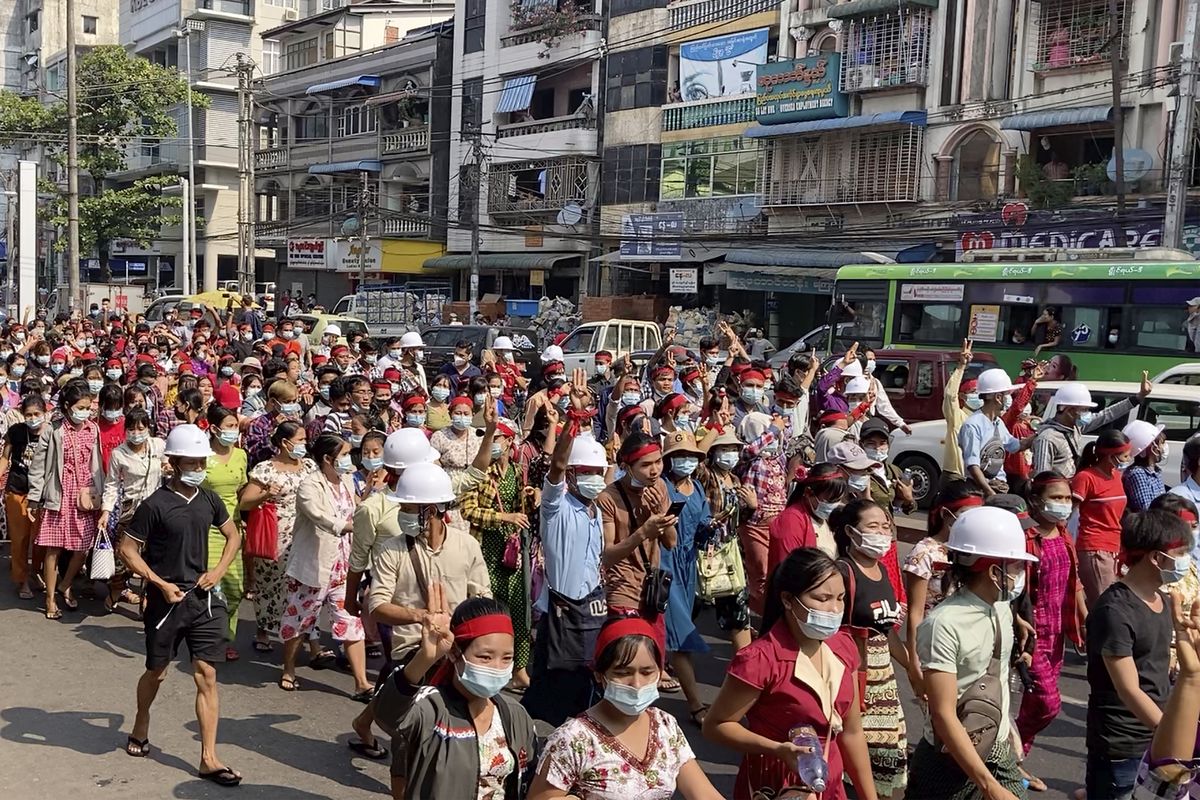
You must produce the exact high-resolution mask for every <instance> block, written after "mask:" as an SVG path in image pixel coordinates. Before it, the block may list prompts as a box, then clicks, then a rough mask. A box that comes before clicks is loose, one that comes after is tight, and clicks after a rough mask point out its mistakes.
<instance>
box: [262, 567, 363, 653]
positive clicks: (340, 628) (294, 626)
mask: <svg viewBox="0 0 1200 800" xmlns="http://www.w3.org/2000/svg"><path fill="white" fill-rule="evenodd" d="M322 607H324V608H325V609H326V610H327V611H328V612H329V618H330V620H332V623H333V629H332V631H331V633H332V635H333V638H334V640H335V641H338V642H361V641H362V640H363V639H364V638H365V634H364V632H363V624H362V620H361V619H359V618H358V617H356V616H353V615H352V614H349V613H347V611H346V584H344V583H339V584H338V585H337V586H326V587H324V588H318V587H316V586H309V585H308V584H304V583H301V582H300V581H298V580H296V579H295V578H288V581H287V603H286V604H285V605H284V608H283V615H282V616H281V617H280V620H279V638H280V639H283V641H285V642H286V641H288V640H289V639H295V638H296V637H297V636H303V635H304V634H306V633H309V632H310V631H315V629H316V627H317V615H318V614H320V613H321V608H322Z"/></svg>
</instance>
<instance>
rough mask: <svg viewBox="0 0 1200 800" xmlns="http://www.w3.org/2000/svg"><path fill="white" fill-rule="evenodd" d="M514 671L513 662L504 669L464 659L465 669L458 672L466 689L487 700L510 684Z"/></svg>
mask: <svg viewBox="0 0 1200 800" xmlns="http://www.w3.org/2000/svg"><path fill="white" fill-rule="evenodd" d="M512 673H513V666H512V664H511V663H510V664H509V665H508V666H507V667H505V668H504V669H493V668H491V667H485V666H482V665H480V664H472V663H471V662H470V661H467V660H466V659H463V669H462V672H460V673H459V674H458V679H459V681H461V682H462V685H463V688H464V689H466V690H467V691H468V692H470V693H471V694H473V695H475V696H476V697H479V698H482V699H484V700H486V699H488V698H490V697H495V696H496V695H498V694H500V692H501V691H502V690H503V689H504V687H505V686H508V684H509V681H511V680H512Z"/></svg>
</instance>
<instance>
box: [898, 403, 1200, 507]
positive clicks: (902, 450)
mask: <svg viewBox="0 0 1200 800" xmlns="http://www.w3.org/2000/svg"><path fill="white" fill-rule="evenodd" d="M1083 383H1084V384H1085V385H1086V386H1087V387H1088V391H1090V392H1091V393H1092V400H1093V402H1095V403H1096V406H1097V410H1099V409H1101V408H1106V407H1107V406H1110V405H1112V404H1113V403H1118V402H1120V401H1121V400H1124V399H1125V398H1126V397H1130V396H1131V395H1134V394H1137V392H1138V388H1139V386H1138V384H1136V383H1123V382H1114V381H1084V382H1083ZM1064 384H1065V381H1046V382H1044V383H1040V384H1038V388H1037V391H1035V392H1034V394H1033V400H1032V401H1031V403H1030V405H1031V406H1032V407H1033V416H1034V417H1035V422H1034V424H1035V425H1036V424H1037V422H1038V421H1040V420H1042V419H1049V418H1050V417H1052V416H1054V414H1055V407H1054V403H1053V402H1052V400H1051V398H1053V396H1054V393H1055V392H1056V391H1058V389H1059V387H1060V386H1063V385H1064ZM1135 419H1144V420H1146V421H1148V422H1152V423H1155V424H1157V425H1164V426H1166V427H1165V431H1166V434H1167V440H1168V441H1173V442H1179V443H1180V444H1177V445H1175V446H1174V447H1172V448H1171V452H1170V454H1169V456H1168V458H1167V463H1166V464H1163V465H1162V469H1163V480H1165V481H1166V483H1167V485H1168V486H1173V485H1175V484H1176V483H1178V482H1179V468H1180V463H1181V460H1182V455H1183V447H1182V443H1183V442H1184V441H1186V440H1187V439H1188V437H1190V436H1191V435H1192V434H1193V433H1195V432H1196V431H1197V429H1200V386H1190V385H1175V384H1160V385H1157V386H1155V387H1154V390H1153V391H1152V392H1151V393H1150V396H1149V397H1148V398H1146V399H1145V400H1144V401H1142V403H1141V404H1140V405H1138V406H1137V407H1136V408H1134V409H1133V411H1131V412H1130V414H1129V415H1128V416H1127V417H1125V418H1123V419H1121V420H1119V421H1118V422H1115V423H1113V424H1111V425H1109V426H1108V427H1111V428H1124V427H1125V426H1126V425H1127V424H1128V423H1130V422H1132V421H1133V420H1135ZM1099 432H1100V431H1099V430H1096V431H1092V432H1091V433H1090V434H1088V435H1087V436H1084V437H1083V438H1084V441H1085V442H1090V441H1092V440H1093V439H1095V438H1096V435H1097V434H1098V433H1099ZM945 446H946V422H945V420H942V419H937V420H929V421H927V422H918V423H917V424H915V425H913V426H912V435H910V436H905V435H904V434H902V433H901V434H893V436H892V443H891V448H890V458H891V460H892V462H893V463H894V464H895V465H896V466H897V467H899V468H900V469H907V470H909V471H910V472H911V473H912V478H913V496H914V498H915V499H916V501H917V504H918V505H920V507H921V508H928V507H929V505H930V504H931V503H932V502H933V497H934V495H935V494H936V493H937V486H938V483H939V482H940V481H941V476H942V454H943V452H944V450H945Z"/></svg>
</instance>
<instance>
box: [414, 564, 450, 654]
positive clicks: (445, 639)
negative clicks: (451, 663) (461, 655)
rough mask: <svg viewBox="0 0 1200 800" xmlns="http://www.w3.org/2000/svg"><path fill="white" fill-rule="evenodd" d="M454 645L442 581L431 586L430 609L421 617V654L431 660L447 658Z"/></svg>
mask: <svg viewBox="0 0 1200 800" xmlns="http://www.w3.org/2000/svg"><path fill="white" fill-rule="evenodd" d="M453 646H454V634H453V633H452V632H451V630H450V610H449V607H448V606H447V604H446V587H445V586H443V585H442V584H441V583H440V582H438V583H434V584H431V585H430V587H429V610H428V611H426V613H425V614H424V615H423V616H422V617H421V655H422V656H424V657H425V658H426V659H427V660H428V661H429V662H431V663H432V662H435V661H440V660H441V659H443V658H445V657H446V656H447V655H448V654H449V653H450V649H451V648H452V647H453Z"/></svg>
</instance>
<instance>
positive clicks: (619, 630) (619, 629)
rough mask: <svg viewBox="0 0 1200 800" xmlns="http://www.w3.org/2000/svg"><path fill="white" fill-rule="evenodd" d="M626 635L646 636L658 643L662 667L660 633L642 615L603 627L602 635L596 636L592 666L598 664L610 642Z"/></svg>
mask: <svg viewBox="0 0 1200 800" xmlns="http://www.w3.org/2000/svg"><path fill="white" fill-rule="evenodd" d="M626 636H645V637H646V638H647V639H649V640H650V641H652V642H654V643H655V644H657V645H658V650H659V664H658V666H659V668H660V669H661V668H662V666H663V665H662V643H661V642H659V641H658V633H657V632H656V631H655V630H654V626H652V625H651V624H650V623H649V622H646V620H644V619H642V618H641V617H626V618H625V619H620V620H617V621H616V622H610V623H608V624H607V625H605V626H604V627H603V628H601V629H600V635H599V636H597V637H596V650H595V653H594V654H593V655H592V666H595V665H596V662H597V661H599V660H600V654H601V653H603V652H604V651H605V650H606V649H608V646H609V645H610V644H612V643H613V642H615V641H617V640H618V639H622V638H624V637H626Z"/></svg>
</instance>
